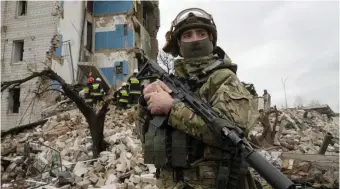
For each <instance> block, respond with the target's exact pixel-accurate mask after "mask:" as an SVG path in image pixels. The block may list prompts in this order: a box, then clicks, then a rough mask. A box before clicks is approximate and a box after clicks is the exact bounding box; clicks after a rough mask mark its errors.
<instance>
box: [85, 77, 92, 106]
mask: <svg viewBox="0 0 340 189" xmlns="http://www.w3.org/2000/svg"><path fill="white" fill-rule="evenodd" d="M93 82H94V78H93V77H92V76H90V77H89V78H88V79H87V85H86V87H85V88H84V89H83V91H84V98H85V102H86V103H87V104H88V105H89V106H91V107H92V106H93V99H92V98H91V95H90V88H91V86H92V84H93Z"/></svg>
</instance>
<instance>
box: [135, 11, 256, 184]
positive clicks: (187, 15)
mask: <svg viewBox="0 0 340 189" xmlns="http://www.w3.org/2000/svg"><path fill="white" fill-rule="evenodd" d="M166 40H167V43H166V45H165V46H164V47H163V51H164V52H166V53H169V54H172V55H173V56H174V57H177V56H178V55H179V56H181V57H183V59H176V60H175V62H174V68H175V75H176V76H177V77H179V78H180V79H181V80H182V81H183V82H184V84H186V85H187V86H190V89H191V90H192V91H194V92H196V94H198V95H199V97H200V98H202V99H203V100H204V101H205V102H208V103H209V104H210V105H211V106H212V107H214V109H215V110H216V111H217V113H218V114H219V115H220V116H221V117H222V118H227V117H228V118H229V119H230V120H232V121H234V122H235V123H236V124H237V125H240V126H241V129H243V130H244V132H245V134H246V136H247V134H248V132H249V130H250V128H251V127H253V126H254V125H255V123H256V121H257V119H258V116H259V113H258V111H257V107H256V104H255V103H254V100H253V97H252V95H251V94H250V93H249V91H248V90H247V89H246V88H245V87H244V86H243V85H242V83H241V82H240V80H239V79H238V77H237V76H236V71H237V65H236V64H233V63H232V62H231V60H230V58H229V57H228V56H227V55H226V54H225V53H224V51H223V50H222V49H221V48H220V47H218V46H216V41H217V31H216V26H215V24H214V21H213V18H212V16H211V15H210V14H208V13H207V12H205V11H204V10H202V9H198V8H190V9H186V10H184V11H182V12H180V13H179V14H178V15H177V17H176V18H175V20H174V21H173V22H172V26H171V30H170V31H169V32H167V34H166ZM170 94H171V90H170V89H169V88H168V87H167V86H166V85H165V84H164V83H163V82H162V81H156V82H153V83H151V84H149V85H147V86H146V87H145V88H144V90H143V94H142V95H143V96H142V97H141V98H139V106H138V110H137V118H136V119H137V120H136V127H137V128H136V129H137V132H138V133H139V135H140V138H141V140H142V142H143V143H144V149H143V150H144V152H145V154H144V161H148V162H149V161H150V162H151V160H153V161H154V162H155V163H154V164H155V166H156V168H157V172H156V176H157V178H158V180H157V185H158V187H159V188H164V189H168V188H177V189H190V188H193V189H198V188H199V189H203V188H204V189H205V188H208V189H212V188H221V189H222V188H228V189H231V188H237V189H248V188H256V186H255V182H254V180H253V178H252V177H251V175H250V173H249V171H248V165H247V163H246V162H245V161H244V158H243V157H242V155H241V154H240V153H237V151H238V150H237V149H236V148H234V147H232V146H230V148H228V149H226V148H225V146H224V145H225V143H227V142H226V141H225V143H220V142H218V141H219V140H217V139H216V136H215V135H214V134H213V132H212V131H211V130H210V129H209V128H208V126H207V125H206V124H205V123H204V121H203V120H202V118H200V117H199V116H198V115H197V114H196V113H195V112H193V111H192V110H191V109H190V107H189V106H187V105H186V104H185V103H184V102H181V101H180V100H179V99H173V98H172V97H171V95H170ZM152 115H166V116H168V122H167V124H168V125H169V127H172V129H173V130H172V131H171V130H170V131H171V132H154V133H150V131H149V130H148V127H149V121H150V119H151V117H152ZM150 126H151V125H150ZM164 141H172V143H170V145H169V144H168V143H166V142H165V143H166V148H164V146H162V144H163V143H164ZM223 146H224V147H223ZM164 154H166V155H164ZM169 154H170V155H171V156H169Z"/></svg>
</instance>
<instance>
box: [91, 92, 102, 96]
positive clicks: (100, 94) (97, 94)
mask: <svg viewBox="0 0 340 189" xmlns="http://www.w3.org/2000/svg"><path fill="white" fill-rule="evenodd" d="M91 95H92V96H102V95H103V94H102V93H91Z"/></svg>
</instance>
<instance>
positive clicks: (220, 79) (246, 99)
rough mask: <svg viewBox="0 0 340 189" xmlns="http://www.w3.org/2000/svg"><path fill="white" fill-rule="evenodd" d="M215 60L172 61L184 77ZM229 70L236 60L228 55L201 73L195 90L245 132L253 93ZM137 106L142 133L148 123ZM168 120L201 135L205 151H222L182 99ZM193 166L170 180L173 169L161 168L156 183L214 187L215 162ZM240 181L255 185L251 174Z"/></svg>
mask: <svg viewBox="0 0 340 189" xmlns="http://www.w3.org/2000/svg"><path fill="white" fill-rule="evenodd" d="M215 61H216V57H215V56H207V57H204V58H199V59H177V60H176V61H175V65H174V67H175V73H176V75H177V76H180V77H184V78H188V77H194V76H198V75H199V74H200V73H201V72H202V70H203V69H205V68H206V67H207V66H209V65H211V64H212V63H213V62H215ZM232 70H235V64H232V63H231V61H230V59H225V60H224V61H223V63H222V64H220V65H219V66H218V67H217V68H216V69H215V70H214V71H213V72H212V73H210V74H207V75H205V76H204V77H200V82H202V83H203V84H202V86H201V87H200V88H198V90H197V91H195V92H196V93H197V94H198V95H199V96H200V97H201V98H202V99H203V100H204V101H205V102H208V103H209V104H210V105H211V106H212V107H213V109H214V110H216V112H218V114H219V115H220V116H221V117H224V118H226V117H228V118H229V119H231V120H232V121H234V122H235V123H236V124H238V125H240V126H241V127H242V129H243V130H244V131H245V134H248V132H249V130H250V129H251V128H252V127H253V126H254V125H255V123H256V121H257V119H258V116H259V113H258V111H257V106H256V102H255V101H254V98H253V96H252V95H251V94H250V93H249V91H248V90H247V89H246V88H245V87H244V85H243V84H242V83H241V82H240V81H239V79H238V78H237V76H236V75H235V73H234V72H233V71H232ZM138 110H139V111H137V117H139V118H137V119H138V120H137V121H136V127H138V128H139V129H138V130H139V131H140V132H141V135H143V132H142V131H143V129H145V125H147V124H146V121H145V120H147V119H148V118H147V116H146V115H147V113H146V112H145V110H146V109H145V108H144V107H142V106H141V104H140V106H139V108H138ZM168 123H169V125H171V126H172V127H174V128H176V129H178V130H180V131H182V132H185V133H187V134H189V135H191V136H193V137H195V138H200V139H202V140H203V142H204V143H205V145H204V146H203V147H204V150H205V152H208V151H214V150H215V151H214V153H213V154H218V153H221V154H222V151H221V150H219V149H217V148H214V147H213V146H218V143H217V141H215V140H216V137H215V136H214V134H213V133H212V132H211V131H210V130H209V128H208V126H207V125H206V124H205V123H204V121H203V120H202V119H201V118H200V117H199V116H198V115H197V114H195V113H194V112H193V111H192V110H191V109H190V108H189V107H188V106H186V104H185V103H183V102H178V103H175V104H174V105H173V107H172V108H171V112H170V114H169V122H168ZM204 158H207V157H204ZM192 167H194V168H195V169H194V170H195V171H192V170H190V169H187V170H184V181H181V182H178V183H176V182H174V181H173V177H172V169H162V170H161V173H160V177H159V179H158V187H159V188H178V189H182V188H185V186H191V188H195V189H196V188H197V189H205V188H207V189H208V188H209V189H210V188H214V180H215V175H214V174H215V172H216V165H215V162H212V161H207V160H202V161H201V162H199V163H198V164H196V165H194V166H192ZM240 183H241V184H240V186H239V188H240V189H251V188H256V187H255V184H254V181H253V180H252V178H251V176H250V175H247V177H246V178H245V179H244V180H242V181H240ZM189 188H190V187H189Z"/></svg>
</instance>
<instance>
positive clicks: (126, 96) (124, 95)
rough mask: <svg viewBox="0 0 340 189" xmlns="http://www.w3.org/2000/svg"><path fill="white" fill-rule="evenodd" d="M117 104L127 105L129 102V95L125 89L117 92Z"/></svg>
mask: <svg viewBox="0 0 340 189" xmlns="http://www.w3.org/2000/svg"><path fill="white" fill-rule="evenodd" d="M119 94H120V95H119V102H122V103H128V102H129V93H128V91H127V90H126V89H125V88H122V89H120V90H119Z"/></svg>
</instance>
